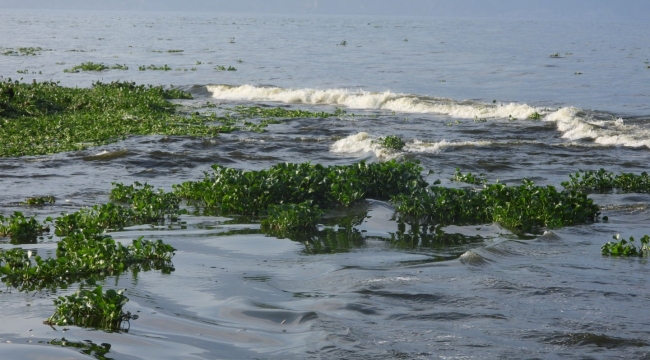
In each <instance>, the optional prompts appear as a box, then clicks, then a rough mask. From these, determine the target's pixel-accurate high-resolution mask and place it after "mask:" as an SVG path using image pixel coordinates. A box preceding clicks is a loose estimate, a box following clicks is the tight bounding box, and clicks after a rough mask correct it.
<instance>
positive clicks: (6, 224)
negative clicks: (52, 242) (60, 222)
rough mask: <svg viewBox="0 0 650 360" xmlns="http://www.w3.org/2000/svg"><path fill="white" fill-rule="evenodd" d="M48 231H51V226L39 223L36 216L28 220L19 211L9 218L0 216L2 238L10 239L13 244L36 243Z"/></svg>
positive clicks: (0, 234)
mask: <svg viewBox="0 0 650 360" xmlns="http://www.w3.org/2000/svg"><path fill="white" fill-rule="evenodd" d="M48 231H50V228H49V226H44V225H43V224H41V223H39V222H38V220H36V217H35V216H32V217H30V218H26V217H25V215H23V213H21V212H19V211H15V212H14V213H13V214H12V215H11V216H9V217H4V216H2V215H0V236H2V237H9V238H11V240H12V242H15V243H20V244H27V243H35V242H36V239H37V238H38V237H39V236H41V235H43V233H44V232H48Z"/></svg>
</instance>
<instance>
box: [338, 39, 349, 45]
mask: <svg viewBox="0 0 650 360" xmlns="http://www.w3.org/2000/svg"><path fill="white" fill-rule="evenodd" d="M347 44H348V42H347V41H345V40H343V41H341V42H340V43H339V45H340V46H346V45H347Z"/></svg>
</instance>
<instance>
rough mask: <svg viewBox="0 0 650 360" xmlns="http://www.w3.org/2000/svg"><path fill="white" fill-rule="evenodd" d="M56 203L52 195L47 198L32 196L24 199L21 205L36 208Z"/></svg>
mask: <svg viewBox="0 0 650 360" xmlns="http://www.w3.org/2000/svg"><path fill="white" fill-rule="evenodd" d="M55 202H56V199H55V198H54V196H52V195H48V196H34V197H30V198H27V199H25V201H24V202H23V204H25V205H36V206H43V205H46V204H54V203H55Z"/></svg>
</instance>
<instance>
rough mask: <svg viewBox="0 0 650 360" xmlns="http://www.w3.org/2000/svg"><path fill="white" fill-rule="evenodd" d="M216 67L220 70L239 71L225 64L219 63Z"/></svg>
mask: <svg viewBox="0 0 650 360" xmlns="http://www.w3.org/2000/svg"><path fill="white" fill-rule="evenodd" d="M214 69H215V70H219V71H237V69H236V68H234V67H232V66H228V67H225V66H223V65H217V66H216V67H215V68H214Z"/></svg>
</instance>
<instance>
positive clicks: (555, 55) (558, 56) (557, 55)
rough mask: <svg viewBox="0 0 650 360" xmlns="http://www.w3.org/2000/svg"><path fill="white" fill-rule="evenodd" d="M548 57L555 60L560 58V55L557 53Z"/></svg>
mask: <svg viewBox="0 0 650 360" xmlns="http://www.w3.org/2000/svg"><path fill="white" fill-rule="evenodd" d="M549 57H550V58H556V59H557V58H561V57H562V56H560V53H559V52H558V53H555V54H551V55H550V56H549Z"/></svg>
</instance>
